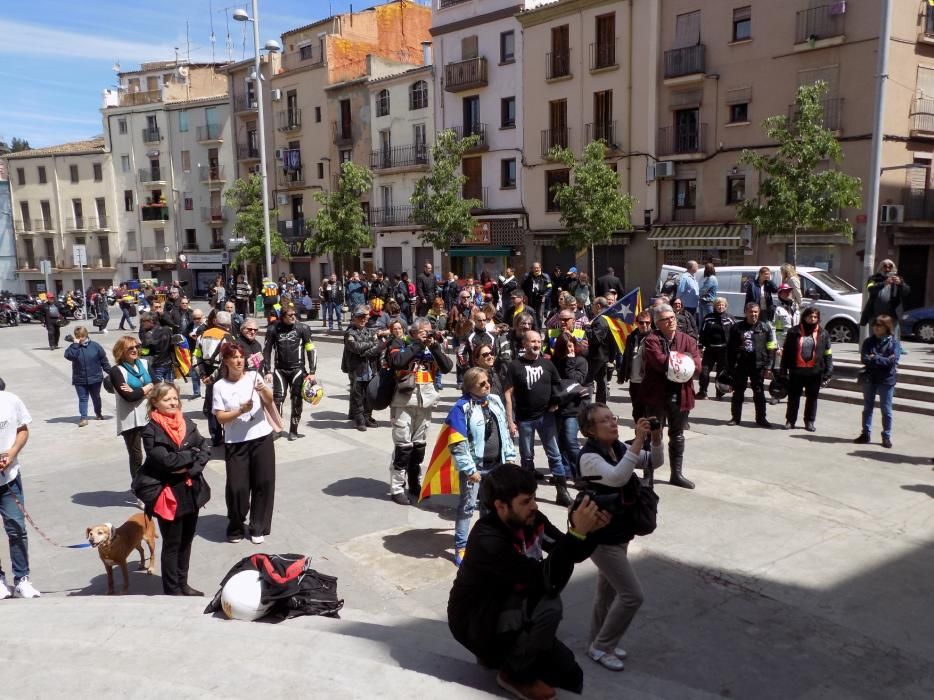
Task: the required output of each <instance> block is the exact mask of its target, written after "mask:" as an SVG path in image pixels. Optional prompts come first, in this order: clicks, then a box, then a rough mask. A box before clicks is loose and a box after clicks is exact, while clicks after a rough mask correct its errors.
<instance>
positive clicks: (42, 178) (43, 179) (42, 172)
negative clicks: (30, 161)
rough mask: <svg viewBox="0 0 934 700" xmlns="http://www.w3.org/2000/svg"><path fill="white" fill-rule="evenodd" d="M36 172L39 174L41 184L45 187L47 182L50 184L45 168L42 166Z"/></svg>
mask: <svg viewBox="0 0 934 700" xmlns="http://www.w3.org/2000/svg"><path fill="white" fill-rule="evenodd" d="M36 170H37V171H38V173H39V184H40V185H44V184H45V183H46V182H48V179H47V178H46V174H45V166H44V165H40V166H39V167H38V168H36Z"/></svg>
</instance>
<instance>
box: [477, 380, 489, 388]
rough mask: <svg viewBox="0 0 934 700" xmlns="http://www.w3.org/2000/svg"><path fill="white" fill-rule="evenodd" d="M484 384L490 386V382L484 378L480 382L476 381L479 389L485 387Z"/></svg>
mask: <svg viewBox="0 0 934 700" xmlns="http://www.w3.org/2000/svg"><path fill="white" fill-rule="evenodd" d="M485 386H490V383H489V382H488V381H486V380H484V381H482V382H477V388H478V389H480V388H482V387H485Z"/></svg>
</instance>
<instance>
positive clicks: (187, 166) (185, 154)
mask: <svg viewBox="0 0 934 700" xmlns="http://www.w3.org/2000/svg"><path fill="white" fill-rule="evenodd" d="M182 170H184V171H185V172H186V173H190V172H191V151H182Z"/></svg>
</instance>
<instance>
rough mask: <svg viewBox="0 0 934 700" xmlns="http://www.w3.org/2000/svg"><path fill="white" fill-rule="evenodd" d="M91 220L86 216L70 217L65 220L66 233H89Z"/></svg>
mask: <svg viewBox="0 0 934 700" xmlns="http://www.w3.org/2000/svg"><path fill="white" fill-rule="evenodd" d="M90 223H91V222H90V219H88V218H87V217H84V216H69V217H68V218H66V219H65V230H66V231H87V230H88V229H89V228H90V226H89V225H88V224H90Z"/></svg>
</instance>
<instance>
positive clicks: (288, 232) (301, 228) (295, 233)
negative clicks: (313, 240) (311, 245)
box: [276, 219, 311, 240]
mask: <svg viewBox="0 0 934 700" xmlns="http://www.w3.org/2000/svg"><path fill="white" fill-rule="evenodd" d="M289 224H291V226H290V225H289ZM276 230H278V231H279V235H280V236H282V237H283V239H285V240H289V239H291V240H295V239H299V238H307V237H308V235H309V234H310V233H311V229H310V228H308V229H306V226H305V220H304V219H289V220H286V221H277V222H276Z"/></svg>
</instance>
